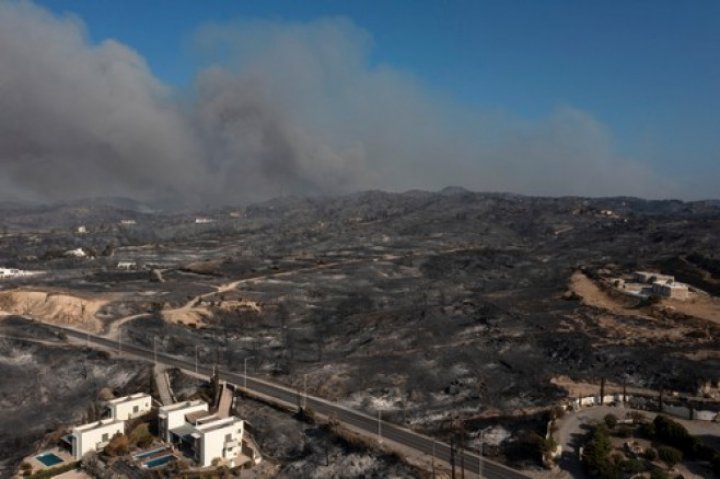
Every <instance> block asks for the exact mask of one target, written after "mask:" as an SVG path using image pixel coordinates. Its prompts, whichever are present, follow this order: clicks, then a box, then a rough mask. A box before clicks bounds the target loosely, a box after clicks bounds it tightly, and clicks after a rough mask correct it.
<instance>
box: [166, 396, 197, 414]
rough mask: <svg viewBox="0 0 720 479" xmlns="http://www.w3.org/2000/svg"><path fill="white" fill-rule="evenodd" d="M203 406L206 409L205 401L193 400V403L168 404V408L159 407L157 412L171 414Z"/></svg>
mask: <svg viewBox="0 0 720 479" xmlns="http://www.w3.org/2000/svg"><path fill="white" fill-rule="evenodd" d="M203 404H204V405H205V407H206V408H207V407H208V404H207V403H206V402H205V401H202V400H200V399H195V400H194V401H183V402H176V403H175V404H170V405H168V406H161V407H160V408H159V409H158V410H159V411H160V412H166V413H167V412H173V411H182V410H183V409H187V408H191V407H196V406H201V405H203Z"/></svg>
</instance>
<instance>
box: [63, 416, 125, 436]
mask: <svg viewBox="0 0 720 479" xmlns="http://www.w3.org/2000/svg"><path fill="white" fill-rule="evenodd" d="M116 424H125V421H119V420H117V419H103V420H100V421H96V422H91V423H88V424H83V425H81V426H76V427H74V428H73V433H76V432H88V431H92V430H94V429H102V428H104V427H107V426H113V425H116Z"/></svg>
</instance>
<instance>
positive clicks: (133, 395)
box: [107, 393, 150, 404]
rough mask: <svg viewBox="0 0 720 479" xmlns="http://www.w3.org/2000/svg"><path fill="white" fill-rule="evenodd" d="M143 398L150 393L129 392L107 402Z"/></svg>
mask: <svg viewBox="0 0 720 479" xmlns="http://www.w3.org/2000/svg"><path fill="white" fill-rule="evenodd" d="M143 398H150V395H149V394H145V393H135V394H131V395H129V396H123V397H119V398H115V399H111V400H109V401H107V403H108V404H121V403H124V402H130V401H136V400H138V399H143Z"/></svg>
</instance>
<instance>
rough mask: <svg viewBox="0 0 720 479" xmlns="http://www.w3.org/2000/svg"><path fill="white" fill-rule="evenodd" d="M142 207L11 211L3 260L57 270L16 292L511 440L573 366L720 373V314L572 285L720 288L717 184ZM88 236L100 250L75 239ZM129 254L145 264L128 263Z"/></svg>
mask: <svg viewBox="0 0 720 479" xmlns="http://www.w3.org/2000/svg"><path fill="white" fill-rule="evenodd" d="M123 208H124V209H123ZM123 208H117V207H111V206H107V205H103V206H102V207H97V208H93V207H92V204H90V205H88V204H83V205H63V206H60V207H55V208H54V209H53V208H46V209H32V210H27V209H25V210H17V211H15V212H13V211H9V212H7V213H6V215H5V216H4V218H3V220H2V222H4V227H5V231H6V234H5V235H4V236H3V237H2V238H0V264H2V263H4V264H6V265H10V266H16V267H20V268H24V269H28V270H37V271H45V272H47V274H45V275H44V276H38V277H33V278H29V279H22V280H18V281H16V282H14V283H13V282H4V283H2V285H3V289H5V290H6V291H5V292H0V304H3V303H2V301H3V298H2V297H1V296H2V294H4V293H8V292H9V291H11V290H13V291H17V288H21V290H22V291H31V290H32V291H35V290H42V291H56V292H57V291H62V292H64V293H67V294H70V295H76V296H78V297H81V298H83V297H87V298H90V299H92V300H93V301H98V304H97V307H98V313H97V314H95V315H94V318H95V319H97V318H99V319H98V324H97V325H96V328H97V330H101V331H106V332H108V334H111V333H112V334H122V335H123V337H124V338H126V339H125V340H129V341H134V342H136V343H138V344H143V345H145V346H147V347H152V341H153V338H154V337H156V338H157V340H158V347H160V348H162V350H164V351H167V352H171V353H175V354H184V355H186V356H187V357H189V358H192V357H193V355H194V354H195V347H196V346H198V354H199V356H200V358H201V360H202V361H204V362H206V363H207V362H218V363H220V364H222V365H225V366H228V367H230V368H233V369H236V370H238V371H240V370H242V367H243V359H244V358H245V357H248V356H252V357H253V359H252V360H250V361H249V367H250V371H251V372H252V373H253V374H257V375H262V376H268V377H272V378H273V379H274V380H277V381H280V382H284V383H287V384H290V385H292V386H294V387H297V388H298V389H300V388H302V387H304V384H305V382H304V381H305V378H306V381H307V386H308V392H310V393H312V394H317V395H320V396H323V397H326V398H329V399H333V400H338V401H341V402H343V403H345V404H347V405H349V406H352V407H356V408H360V409H364V410H366V411H368V412H372V413H374V412H375V411H376V410H378V409H382V410H383V411H384V413H383V414H384V415H385V417H387V418H388V420H391V421H395V422H398V423H403V424H405V425H407V426H409V427H412V428H415V429H418V430H422V431H425V432H428V433H431V434H440V435H442V434H444V433H443V431H447V430H448V427H449V426H448V423H449V421H450V420H451V419H452V418H453V417H462V418H466V419H468V420H469V421H470V422H469V423H468V424H470V425H472V424H473V422H472V420H476V421H482V420H483V418H487V417H503V418H506V419H503V420H498V421H500V422H501V424H499V427H503V428H505V427H506V428H507V429H508V431H507V434H505V433H498V434H496V436H497V437H498V438H499V439H498V442H502V443H503V444H505V447H506V452H507V456H508V457H510V456H512V451H513V450H515V449H516V448H515V449H513V447H514V446H513V444H515V446H516V445H517V441H519V440H520V439H519V438H520V437H521V436H522V434H523V433H524V432H525V430H526V429H530V430H538V431H541V430H542V421H537V424H535V423H533V424H532V425H526V424H525V423H523V422H522V421H520V420H518V421H515V420H512V419H509V418H512V417H514V416H517V415H518V414H519V413H520V412H525V413H533V414H534V413H535V412H537V411H539V410H541V409H542V408H547V407H550V406H552V405H553V404H555V403H556V402H557V401H558V400H560V399H562V398H563V397H565V396H566V395H567V392H566V391H565V390H563V389H561V388H559V387H558V386H556V385H554V383H552V382H551V379H553V378H555V377H558V376H561V375H562V376H569V377H570V378H572V379H573V380H576V381H594V382H598V381H599V380H600V379H601V378H604V379H606V380H608V381H613V382H616V383H618V384H619V383H626V384H629V385H634V386H640V387H647V388H654V389H665V390H677V391H681V392H688V393H694V392H695V391H696V390H697V388H698V386H699V385H700V384H702V383H704V382H706V381H708V380H710V381H712V380H717V379H718V373H717V371H718V365H719V364H718V359H717V358H718V355H717V354H715V352H717V351H718V349H719V346H720V343H718V340H717V338H718V334H716V333H717V332H719V331H720V330H719V329H718V328H719V327H720V326H719V325H718V324H716V323H715V322H714V321H712V320H702V321H696V320H691V319H689V318H687V317H685V316H683V315H681V314H669V313H667V311H666V312H665V313H663V312H662V311H661V310H659V309H658V308H654V309H653V308H651V307H650V306H648V305H643V304H637V305H632V306H631V307H629V311H630V312H629V313H628V312H627V311H626V312H624V313H623V314H619V313H618V312H617V311H613V310H612V309H610V310H609V309H604V308H602V307H598V306H597V304H594V303H593V302H592V301H586V300H585V299H584V298H582V297H581V295H578V294H576V293H575V294H569V293H568V290H569V288H570V280H571V278H572V277H573V275H574V274H575V273H576V272H577V271H580V270H582V271H585V272H586V275H587V277H588V279H589V280H590V281H592V280H593V278H595V276H596V275H597V274H598V271H605V272H609V273H608V274H610V273H612V274H615V273H617V274H621V273H625V272H631V271H633V270H635V269H655V270H659V271H662V272H664V273H667V274H674V275H676V276H677V278H678V279H679V280H681V281H687V282H688V283H690V284H691V285H693V286H694V287H696V288H699V289H701V290H704V291H706V292H708V293H710V294H718V293H720V257H719V256H718V255H717V238H718V237H719V235H720V205H719V204H718V203H717V202H693V203H685V202H680V201H644V200H639V199H633V198H609V199H585V198H572V197H568V198H530V197H523V196H514V195H505V194H481V193H471V192H467V191H464V190H460V189H447V190H443V191H442V192H439V193H429V192H419V191H414V192H407V193H403V194H389V193H382V192H366V193H359V194H355V195H349V196H344V197H337V198H283V199H278V200H273V201H270V202H266V203H262V204H257V205H251V206H247V207H244V208H236V209H222V210H212V211H202V212H186V213H173V214H162V213H153V212H149V211H147V210H142V211H140V209H139V208H130V207H128V206H127V205H125V206H124V207H123ZM197 216H203V217H206V218H210V219H212V220H213V222H212V223H203V224H196V223H195V222H194V219H195V218H196V217H197ZM33 218H35V221H34V222H33ZM125 218H132V219H133V220H136V224H135V225H132V226H127V225H120V224H119V223H118V222H119V221H120V220H121V219H125ZM80 224H82V225H85V226H86V227H87V231H88V233H86V234H78V233H75V232H74V228H75V227H77V225H80ZM38 225H42V227H40V226H38ZM31 228H34V229H33V230H32V232H29V230H30V229H31ZM52 230H54V231H52ZM72 248H82V249H83V251H85V252H87V256H85V257H82V258H71V257H67V256H63V254H62V252H63V251H67V250H70V249H72ZM120 261H133V262H136V263H137V267H138V268H140V269H139V270H138V271H130V272H124V271H118V270H117V264H118V262H120ZM150 268H156V269H158V270H160V271H162V274H163V279H164V280H165V282H157V281H151V278H150V275H149V273H148V270H149V269H150ZM90 299H87V301H89V300H90ZM16 301H18V300H17V299H16ZM11 306H12V305H11ZM25 306H26V308H27V309H29V311H28V313H30V314H32V313H33V310H32V307H31V306H32V304H29V303H26V304H25ZM0 309H2V308H0ZM51 313H53V312H51ZM51 313H47V314H48V318H49V320H55V321H58V322H68V323H72V322H73V314H72V312H70V311H64V313H63V314H64V316H63V314H56V315H55V316H53V314H54V313H53V314H51ZM145 313H147V315H143V316H140V317H135V318H134V319H133V318H129V319H128V316H132V315H135V314H145ZM123 318H125V319H123ZM711 319H712V318H711ZM717 321H720V314H719V315H718V316H717ZM86 322H87V321H86ZM113 325H115V326H113ZM113 328H115V329H113ZM663 331H664V332H665V333H667V334H665V333H663V334H659V333H658V332H663ZM671 333H672V334H671ZM698 350H702V351H705V352H707V353H708V354H703V355H698V354H696V353H697V351H698ZM518 423H521V425H518ZM478 424H479V422H478ZM482 426H483V427H485V428H487V427H490V425H488V424H485V423H483V425H482ZM479 427H480V426H478V428H479ZM478 433H479V429H477V430H474V431H473V430H471V431H468V434H469V435H470V436H472V434H478ZM501 453H502V448H501ZM509 461H510V462H513V459H509Z"/></svg>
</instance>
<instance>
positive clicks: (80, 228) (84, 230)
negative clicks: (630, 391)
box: [77, 226, 88, 235]
mask: <svg viewBox="0 0 720 479" xmlns="http://www.w3.org/2000/svg"><path fill="white" fill-rule="evenodd" d="M77 232H78V233H79V234H81V235H82V234H85V233H87V232H88V230H87V226H78V227H77Z"/></svg>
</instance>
